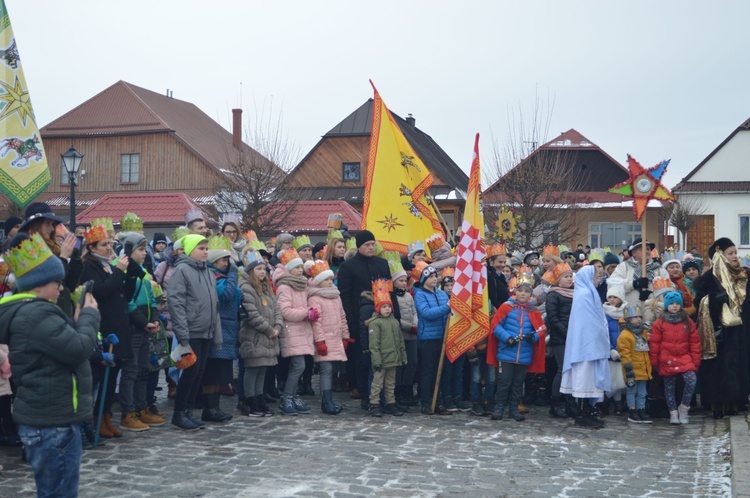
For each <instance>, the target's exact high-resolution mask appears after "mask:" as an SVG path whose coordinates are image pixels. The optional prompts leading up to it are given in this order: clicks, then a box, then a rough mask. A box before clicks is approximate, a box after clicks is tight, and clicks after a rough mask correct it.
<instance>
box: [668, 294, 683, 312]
mask: <svg viewBox="0 0 750 498" xmlns="http://www.w3.org/2000/svg"><path fill="white" fill-rule="evenodd" d="M673 303H677V304H679V305H680V308H682V306H683V303H682V293H681V292H678V291H669V292H667V293H666V294H664V309H667V307H668V306H669V305H670V304H673Z"/></svg>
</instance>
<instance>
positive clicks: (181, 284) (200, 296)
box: [167, 256, 222, 347]
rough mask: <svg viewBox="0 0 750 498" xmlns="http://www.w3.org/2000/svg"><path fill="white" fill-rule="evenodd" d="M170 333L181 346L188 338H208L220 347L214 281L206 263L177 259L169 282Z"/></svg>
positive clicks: (217, 303) (217, 297)
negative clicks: (171, 332) (172, 333)
mask: <svg viewBox="0 0 750 498" xmlns="http://www.w3.org/2000/svg"><path fill="white" fill-rule="evenodd" d="M167 303H168V305H169V315H170V319H171V321H172V331H173V332H174V334H175V335H176V336H177V340H178V341H179V342H180V344H185V345H187V343H188V341H189V340H190V339H211V340H212V342H213V344H214V345H215V346H217V347H218V346H221V342H222V339H221V321H220V319H219V296H218V295H217V293H216V280H215V279H214V276H213V274H212V273H211V270H209V269H208V266H207V265H206V263H200V262H198V261H196V260H194V259H192V258H189V257H187V256H180V257H179V258H177V261H176V262H175V269H174V272H173V273H172V276H171V277H170V279H169V292H168V293H167Z"/></svg>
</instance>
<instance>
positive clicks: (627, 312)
mask: <svg viewBox="0 0 750 498" xmlns="http://www.w3.org/2000/svg"><path fill="white" fill-rule="evenodd" d="M622 316H623V318H625V320H627V319H628V318H633V317H634V316H643V308H641V305H640V304H636V305H635V306H628V307H627V308H625V309H624V310H622Z"/></svg>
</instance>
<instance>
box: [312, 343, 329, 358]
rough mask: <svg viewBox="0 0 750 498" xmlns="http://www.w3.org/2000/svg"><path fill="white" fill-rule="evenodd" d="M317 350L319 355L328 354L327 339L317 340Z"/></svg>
mask: <svg viewBox="0 0 750 498" xmlns="http://www.w3.org/2000/svg"><path fill="white" fill-rule="evenodd" d="M315 351H317V352H318V356H326V355H327V354H328V346H326V341H318V342H316V343H315Z"/></svg>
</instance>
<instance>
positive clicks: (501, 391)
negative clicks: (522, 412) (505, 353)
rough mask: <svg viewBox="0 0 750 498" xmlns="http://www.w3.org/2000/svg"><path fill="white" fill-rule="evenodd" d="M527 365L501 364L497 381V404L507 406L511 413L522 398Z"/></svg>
mask: <svg viewBox="0 0 750 498" xmlns="http://www.w3.org/2000/svg"><path fill="white" fill-rule="evenodd" d="M526 369H528V365H521V364H519V363H503V364H502V371H501V372H500V375H499V376H498V379H497V404H498V405H500V406H508V407H510V409H511V411H513V410H515V409H516V408H518V403H520V402H521V397H522V396H523V381H524V380H525V379H526Z"/></svg>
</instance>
